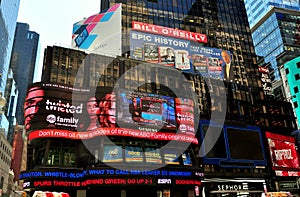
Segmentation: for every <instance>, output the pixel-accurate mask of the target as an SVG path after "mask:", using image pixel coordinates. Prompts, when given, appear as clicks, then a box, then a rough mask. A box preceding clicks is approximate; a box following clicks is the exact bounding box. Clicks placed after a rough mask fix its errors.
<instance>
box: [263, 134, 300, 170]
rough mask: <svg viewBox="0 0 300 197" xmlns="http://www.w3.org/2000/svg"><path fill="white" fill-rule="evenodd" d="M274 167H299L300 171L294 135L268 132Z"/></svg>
mask: <svg viewBox="0 0 300 197" xmlns="http://www.w3.org/2000/svg"><path fill="white" fill-rule="evenodd" d="M266 135H267V139H268V145H269V151H270V155H271V160H272V164H273V169H274V170H276V169H282V168H286V169H291V170H292V169H294V170H295V169H297V170H298V171H300V167H299V160H298V155H297V151H296V146H295V140H294V138H293V137H289V136H283V135H278V134H272V133H266Z"/></svg>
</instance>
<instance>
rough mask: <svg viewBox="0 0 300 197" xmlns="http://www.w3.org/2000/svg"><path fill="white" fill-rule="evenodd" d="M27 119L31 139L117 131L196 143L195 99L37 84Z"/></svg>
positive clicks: (31, 91) (27, 105) (85, 136)
mask: <svg viewBox="0 0 300 197" xmlns="http://www.w3.org/2000/svg"><path fill="white" fill-rule="evenodd" d="M24 117H25V127H26V130H27V132H28V133H29V140H32V139H35V138H49V137H52V138H70V139H90V138H93V137H96V136H105V135H114V136H129V137H136V138H147V139H156V140H178V141H185V142H192V143H197V139H196V137H195V129H194V103H193V102H192V101H191V100H189V99H185V98H173V97H169V96H163V95H156V94H149V93H139V92H134V93H132V92H129V91H125V90H117V91H115V92H113V91H112V90H111V89H110V88H104V87H97V88H96V89H95V90H93V91H92V90H89V89H84V88H74V87H72V86H67V85H62V84H56V83H35V84H33V85H32V86H30V87H29V88H28V93H27V97H26V101H25V104H24ZM108 153H113V152H111V151H110V152H109V151H108ZM108 153H107V154H108ZM108 156H109V155H108ZM108 156H107V160H110V159H109V158H108ZM111 159H113V158H111Z"/></svg>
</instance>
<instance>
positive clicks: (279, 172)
mask: <svg viewBox="0 0 300 197" xmlns="http://www.w3.org/2000/svg"><path fill="white" fill-rule="evenodd" d="M275 174H276V176H300V171H288V170H276V171H275Z"/></svg>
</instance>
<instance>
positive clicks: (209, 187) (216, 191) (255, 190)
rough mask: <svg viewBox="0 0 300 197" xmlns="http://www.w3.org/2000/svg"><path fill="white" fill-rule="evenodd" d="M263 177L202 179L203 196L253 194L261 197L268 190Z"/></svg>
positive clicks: (255, 196) (253, 196) (254, 196)
mask: <svg viewBox="0 0 300 197" xmlns="http://www.w3.org/2000/svg"><path fill="white" fill-rule="evenodd" d="M265 188H266V183H265V180H263V179H222V178H211V179H204V180H203V181H202V197H208V196H209V197H215V196H216V197H218V196H252V197H261V194H262V193H264V192H265V191H266V190H265Z"/></svg>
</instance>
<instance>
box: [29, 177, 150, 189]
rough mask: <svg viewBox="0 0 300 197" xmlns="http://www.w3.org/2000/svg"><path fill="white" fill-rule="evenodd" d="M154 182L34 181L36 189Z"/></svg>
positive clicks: (124, 180) (130, 180) (134, 180)
mask: <svg viewBox="0 0 300 197" xmlns="http://www.w3.org/2000/svg"><path fill="white" fill-rule="evenodd" d="M152 184H154V181H152V179H150V178H129V179H125V178H106V179H103V178H99V179H88V180H84V181H62V180H49V181H34V182H33V185H34V187H82V186H89V185H152Z"/></svg>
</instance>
